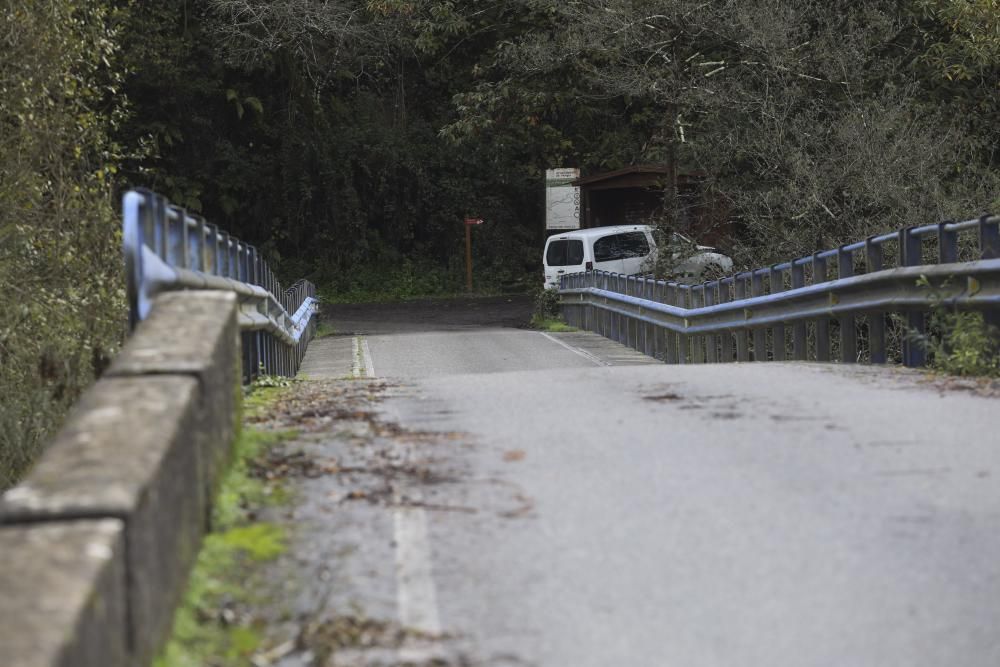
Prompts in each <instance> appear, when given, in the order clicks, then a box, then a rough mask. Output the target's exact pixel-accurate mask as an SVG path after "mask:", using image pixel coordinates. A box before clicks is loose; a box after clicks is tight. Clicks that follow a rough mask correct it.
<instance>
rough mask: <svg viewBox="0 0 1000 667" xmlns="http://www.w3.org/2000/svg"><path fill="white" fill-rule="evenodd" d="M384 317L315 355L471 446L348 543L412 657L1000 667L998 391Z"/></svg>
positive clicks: (415, 428)
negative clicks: (388, 322)
mask: <svg viewBox="0 0 1000 667" xmlns="http://www.w3.org/2000/svg"><path fill="white" fill-rule="evenodd" d="M382 322H383V326H382V328H381V329H380V330H379V331H380V333H378V334H377V335H361V336H358V337H353V336H344V337H341V338H339V339H337V338H334V339H324V340H322V341H319V344H318V345H314V347H312V348H311V350H310V359H309V360H307V364H306V365H307V367H311V368H313V369H314V372H317V371H315V369H319V368H324V369H326V370H324V371H321V372H319V374H320V375H322V374H324V373H326V374H327V375H329V376H338V375H342V374H346V373H350V372H353V373H354V374H364V373H365V372H366V370H365V369H367V372H368V373H372V372H373V373H374V374H375V375H376V376H378V377H386V378H395V379H397V381H398V387H399V388H398V389H397V390H395V391H394V392H392V394H391V396H390V398H388V399H387V400H386V401H385V402H384V404H383V409H384V411H385V419H387V420H390V421H393V422H396V423H398V424H399V425H401V426H402V427H403V428H405V429H407V430H409V431H410V432H414V433H428V432H440V433H458V434H461V438H459V439H457V440H456V439H454V438H452V439H449V440H446V441H444V442H440V441H435V442H429V441H428V440H427V439H425V438H413V441H412V442H411V443H405V442H404V444H403V445H401V446H400V450H399V451H398V456H399V457H400V458H401V459H403V460H423V461H429V462H431V464H432V465H433V466H434V467H435V469H437V470H438V471H439V472H440V478H439V479H437V480H436V481H435V482H433V483H431V482H428V483H421V482H417V481H412V482H410V483H409V485H408V486H406V487H405V488H402V489H397V490H396V492H395V493H396V495H397V496H398V497H399V498H403V499H406V502H405V503H404V502H398V503H396V504H395V509H391V510H390V509H386V510H384V512H385V513H386V516H385V517H383V518H381V519H379V518H376V517H375V515H367V516H369V517H370V518H371V522H372V525H371V526H370V527H369V528H368V529H366V530H360V531H358V530H354V529H352V530H351V531H346V530H345V532H344V534H343V535H342V536H341V537H331V538H330V539H331V540H332V541H333V543H332V544H331V546H330V554H331V555H330V558H331V559H332V560H339V561H343V562H341V563H340V564H338V565H336V567H339V568H342V569H343V570H345V571H355V572H359V571H362V570H364V572H365V573H366V575H365V577H364V578H363V579H359V581H364V582H367V583H366V584H365V585H361V584H358V585H355V586H354V587H352V589H351V591H350V597H351V600H352V604H357V605H359V606H361V607H370V608H371V609H373V610H379V609H381V610H383V611H385V610H388V612H387V613H395V614H397V616H398V619H399V621H400V623H401V624H402V625H403V626H405V627H408V628H411V629H412V630H414V631H415V632H416V633H417V634H418V635H419V636H422V637H424V638H425V639H426V640H427V641H424V642H423V643H421V644H419V645H418V646H410V647H408V648H407V650H408V651H411V653H406V651H401V652H400V654H399V655H398V656H397V657H398V659H399V660H400V661H401V662H406V661H411V662H413V663H415V664H422V661H423V663H425V664H431V663H430V662H427V661H430V660H433V659H439V660H441V661H442V662H440V663H435V664H474V665H480V664H482V665H545V666H551V667H563V666H580V667H585V666H595V667H596V666H605V665H670V666H678V667H699V666H722V665H734V666H735V665H740V666H747V665H750V666H755V665H761V666H768V667H773V666H784V665H787V666H790V667H791V666H793V665H794V666H796V667H803V666H830V667H833V666H842V665H850V666H852V667H863V666H867V665H871V666H873V667H875V666H878V667H891V666H895V665H898V666H899V667H904V666H905V667H919V666H924V665H926V666H932V665H933V666H943V665H962V666H963V667H976V666H983V667H987V666H989V667H995V666H996V665H998V664H1000V633H998V631H997V629H998V628H1000V557H998V554H1000V530H998V525H1000V524H998V519H1000V485H998V484H997V479H998V477H1000V455H998V452H997V446H998V444H1000V437H998V430H1000V429H998V427H1000V419H998V416H997V414H998V413H997V407H998V403H997V400H996V399H989V398H982V397H977V396H973V395H970V394H969V393H967V392H941V391H938V390H936V389H935V388H933V387H932V386H929V385H927V384H926V383H923V382H922V381H921V377H920V376H919V375H917V374H913V373H908V372H900V371H895V370H885V369H871V368H849V367H848V368H845V367H838V366H821V365H807V364H798V365H796V364H760V365H749V364H745V365H712V366H686V367H676V366H664V365H660V364H650V363H649V360H647V359H645V358H643V357H641V356H640V355H637V354H635V353H632V352H631V351H629V350H625V349H624V348H621V347H619V346H617V345H615V344H613V343H610V342H608V341H604V340H603V339H599V338H596V337H593V336H590V335H588V334H558V335H542V334H540V333H538V332H533V331H527V330H518V329H510V328H499V327H498V328H494V327H490V326H489V323H488V322H487V323H485V324H486V326H479V327H464V326H463V327H456V328H448V327H445V328H442V327H433V326H431V327H419V326H412V325H411V326H401V327H399V329H398V330H397V331H393V330H392V328H391V327H386V326H384V320H383V321H382ZM335 325H336V323H335ZM348 326H350V325H349V324H348ZM427 329H433V330H430V331H428V330H427ZM350 330H353V331H358V332H361V333H363V331H362V330H361V329H359V328H358V327H353V328H351V329H350ZM324 357H325V359H324ZM334 357H336V358H337V359H339V361H336V362H335V361H334V360H333V358H334ZM390 514H391V516H390ZM338 540H340V541H341V542H338ZM361 541H367V542H370V544H367V545H365V544H361V543H360V542H361ZM387 543H388V544H389V545H391V548H388V547H387V546H386V544H387ZM352 559H353V560H354V562H353V563H352V562H350V561H351V560H352ZM387 591H392V593H391V594H387ZM390 599H391V601H390V602H387V600H390ZM393 607H394V610H393ZM434 638H439V639H434ZM362 662H364V664H376V663H375V662H374V661H373V660H370V659H367V660H363V661H362ZM338 664H339V663H338ZM358 664H362V663H361V662H359V663H358ZM379 664H381V663H379ZM387 664H390V663H387ZM391 664H396V663H391Z"/></svg>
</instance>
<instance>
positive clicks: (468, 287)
mask: <svg viewBox="0 0 1000 667" xmlns="http://www.w3.org/2000/svg"><path fill="white" fill-rule="evenodd" d="M481 224H483V219H482V218H466V219H465V291H466V292H471V291H472V227H473V226H474V225H481Z"/></svg>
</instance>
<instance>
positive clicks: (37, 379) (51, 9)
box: [0, 0, 125, 489]
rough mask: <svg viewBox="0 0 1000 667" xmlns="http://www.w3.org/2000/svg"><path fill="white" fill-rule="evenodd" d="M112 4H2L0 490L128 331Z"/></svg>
mask: <svg viewBox="0 0 1000 667" xmlns="http://www.w3.org/2000/svg"><path fill="white" fill-rule="evenodd" d="M115 11H116V10H113V9H112V8H111V6H110V4H109V3H108V2H106V1H105V0H80V1H74V2H70V1H69V0H25V1H23V2H17V3H6V4H5V5H4V8H3V9H0V24H2V30H3V33H4V35H5V41H4V57H3V58H0V88H3V90H4V91H5V93H4V95H3V96H2V97H0V285H3V288H4V291H5V294H4V298H3V299H0V393H2V395H3V402H2V405H0V489H3V488H5V487H7V486H9V485H11V484H13V483H14V482H15V481H16V480H17V479H18V477H19V476H20V475H21V474H23V472H24V470H26V469H27V468H28V467H29V466H30V465H31V463H32V461H33V460H34V459H35V457H36V456H37V453H38V451H39V450H40V448H41V443H42V442H44V440H45V438H46V437H47V436H48V435H49V434H50V433H51V432H52V430H53V429H54V428H56V427H57V426H58V425H59V423H60V422H61V420H62V417H63V415H64V414H65V412H66V410H67V409H68V408H69V406H70V405H71V404H72V403H73V401H74V400H75V399H76V397H77V396H78V395H79V394H80V392H82V391H83V389H84V388H85V387H86V386H87V385H88V384H90V382H91V381H92V380H93V379H94V377H95V376H96V375H97V374H99V373H100V371H101V370H102V369H103V366H104V365H105V364H106V363H107V360H108V359H109V358H110V356H111V354H112V353H113V350H114V348H115V347H116V346H117V344H118V342H119V340H120V338H121V336H122V333H123V332H124V325H125V315H124V294H123V285H124V282H123V280H122V276H121V271H122V269H121V265H122V262H121V243H120V234H119V228H120V227H119V222H118V219H117V216H116V215H115V212H114V209H113V207H112V205H111V180H112V179H113V178H114V176H113V175H114V173H115V172H116V171H117V166H116V165H117V163H118V159H119V156H118V154H117V152H118V148H117V147H116V146H115V145H114V143H113V142H112V141H111V139H110V138H109V136H110V132H111V131H112V129H113V128H114V126H115V124H116V123H117V122H118V121H119V120H120V118H121V115H122V107H121V102H120V98H119V96H118V95H117V93H116V91H117V90H118V89H119V86H120V83H121V81H120V80H121V73H120V72H119V71H117V70H116V69H115V67H114V65H113V63H114V62H115V55H116V52H117V47H116V46H115V44H116V42H117V32H116V28H114V27H113V26H114V25H116V22H117V16H116V13H115Z"/></svg>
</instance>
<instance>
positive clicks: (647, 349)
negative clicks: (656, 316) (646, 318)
mask: <svg viewBox="0 0 1000 667" xmlns="http://www.w3.org/2000/svg"><path fill="white" fill-rule="evenodd" d="M641 281H642V298H643V299H647V300H649V301H652V300H653V298H654V297H653V286H654V284H655V283H654V282H653V281H652V280H650V279H649V278H646V277H645V276H643V277H642V279H641ZM655 336H656V333H655V331H654V330H653V325H652V324H650V323H648V322H643V323H642V353H643V354H645V355H646V356H648V357H652V356H653V355H654V354H655V350H654V345H653V342H654V341H653V339H654V338H655Z"/></svg>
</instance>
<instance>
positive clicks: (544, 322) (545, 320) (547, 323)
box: [531, 315, 577, 333]
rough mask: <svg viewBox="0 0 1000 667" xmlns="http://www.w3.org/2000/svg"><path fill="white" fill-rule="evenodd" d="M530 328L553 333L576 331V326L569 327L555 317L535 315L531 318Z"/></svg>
mask: <svg viewBox="0 0 1000 667" xmlns="http://www.w3.org/2000/svg"><path fill="white" fill-rule="evenodd" d="M531 328H532V329H538V330H539V331H552V332H554V333H561V332H566V331H577V328H576V327H571V326H570V325H568V324H566V323H565V322H563V321H562V320H561V319H559V318H557V317H539V316H537V315H535V316H534V317H532V318H531Z"/></svg>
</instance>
